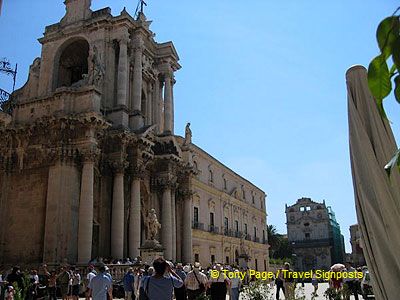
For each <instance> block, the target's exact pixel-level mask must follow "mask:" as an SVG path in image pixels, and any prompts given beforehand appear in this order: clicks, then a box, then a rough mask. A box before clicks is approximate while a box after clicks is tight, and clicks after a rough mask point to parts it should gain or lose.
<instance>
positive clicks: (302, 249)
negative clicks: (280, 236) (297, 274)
mask: <svg viewBox="0 0 400 300" xmlns="http://www.w3.org/2000/svg"><path fill="white" fill-rule="evenodd" d="M285 213H286V220H287V223H286V224H287V233H288V241H289V244H290V245H291V247H292V249H293V252H294V254H295V255H294V265H295V269H296V270H299V271H309V270H313V269H316V270H329V269H330V267H331V266H332V265H333V264H335V263H343V262H344V259H345V247H344V238H343V235H342V234H341V231H340V225H339V223H338V222H337V221H336V217H335V213H334V212H333V210H332V208H331V207H330V206H327V205H326V204H325V200H324V201H323V202H322V203H319V202H315V201H313V200H311V199H310V198H301V199H298V200H297V202H296V203H295V204H293V205H291V206H288V205H286V211H285Z"/></svg>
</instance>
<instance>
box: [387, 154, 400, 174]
mask: <svg viewBox="0 0 400 300" xmlns="http://www.w3.org/2000/svg"><path fill="white" fill-rule="evenodd" d="M399 158H400V149H398V150H397V151H396V153H395V154H394V156H393V157H392V159H391V160H390V161H389V162H388V163H387V165H386V166H385V171H386V172H387V173H388V175H389V176H390V173H391V172H392V170H393V168H394V167H396V166H397V167H400V159H399Z"/></svg>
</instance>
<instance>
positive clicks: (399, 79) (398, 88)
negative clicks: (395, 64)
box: [394, 75, 400, 103]
mask: <svg viewBox="0 0 400 300" xmlns="http://www.w3.org/2000/svg"><path fill="white" fill-rule="evenodd" d="M394 84H395V88H394V97H395V98H396V100H397V102H399V103H400V75H397V76H396V77H395V78H394Z"/></svg>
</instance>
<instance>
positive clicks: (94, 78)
mask: <svg viewBox="0 0 400 300" xmlns="http://www.w3.org/2000/svg"><path fill="white" fill-rule="evenodd" d="M90 62H91V64H92V70H91V72H90V75H89V77H90V78H89V84H91V85H95V86H96V87H101V86H102V84H103V79H104V75H105V71H104V67H103V64H102V63H101V57H100V54H99V53H98V50H97V47H96V46H93V49H92V51H91V53H90Z"/></svg>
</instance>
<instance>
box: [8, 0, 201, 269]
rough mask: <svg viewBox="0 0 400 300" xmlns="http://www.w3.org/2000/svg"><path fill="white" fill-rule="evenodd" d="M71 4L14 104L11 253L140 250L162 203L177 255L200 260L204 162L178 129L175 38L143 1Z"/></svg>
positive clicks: (34, 257)
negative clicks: (118, 7) (197, 162)
mask: <svg viewBox="0 0 400 300" xmlns="http://www.w3.org/2000/svg"><path fill="white" fill-rule="evenodd" d="M65 6H66V14H65V16H64V17H63V18H62V20H61V21H60V22H59V23H57V24H53V25H50V26H47V27H46V29H45V33H44V36H43V37H42V38H40V39H39V42H40V43H41V44H42V52H41V57H40V58H36V59H35V60H34V62H33V64H32V65H31V67H30V70H29V78H28V81H27V83H26V84H25V85H24V86H23V87H22V88H21V89H19V90H17V91H16V92H15V93H14V94H13V95H12V100H10V101H11V104H12V106H13V107H14V109H13V111H12V115H11V116H6V115H5V114H4V113H2V118H1V119H2V120H4V121H3V122H0V164H1V169H0V200H1V201H0V214H1V215H0V228H1V229H0V230H1V231H0V247H1V248H0V262H1V260H3V261H4V262H9V263H14V262H15V263H16V262H18V263H21V262H22V263H24V262H26V263H36V262H41V261H45V262H55V263H56V262H61V261H63V260H65V259H67V260H68V261H70V262H88V261H89V260H90V259H91V258H93V257H97V256H101V257H108V256H112V257H114V258H122V257H127V256H130V257H135V256H138V255H139V254H140V251H139V248H140V246H141V243H142V242H143V240H144V239H145V237H146V234H147V232H146V228H145V225H144V224H145V222H144V221H145V220H144V217H145V216H146V215H147V213H148V211H149V210H150V209H152V208H155V209H156V212H157V215H159V216H160V219H161V223H162V230H161V233H160V237H159V239H160V240H161V242H162V244H163V246H164V247H165V256H166V258H167V259H171V260H176V259H180V260H183V261H186V262H189V261H191V251H192V244H191V243H192V242H191V224H190V222H191V219H190V210H191V205H192V204H191V203H192V202H191V201H192V199H191V197H192V196H191V195H192V192H191V190H190V182H191V178H192V173H193V172H192V170H193V168H192V163H191V162H190V159H189V157H190V155H189V154H188V151H189V150H188V145H187V144H188V143H183V142H182V141H180V140H179V141H178V139H177V138H176V137H175V136H174V99H173V94H174V93H173V87H174V84H175V80H174V72H175V71H177V70H179V69H180V65H179V63H178V60H179V57H178V54H177V52H176V50H175V48H174V45H173V44H172V43H171V42H167V43H157V42H156V41H155V40H154V34H153V32H151V31H150V29H149V26H150V23H151V22H149V21H147V20H146V17H145V15H144V14H142V13H140V14H139V16H138V17H137V18H136V19H135V18H133V17H132V16H131V15H129V13H128V12H127V11H126V10H125V9H124V10H122V12H121V13H120V15H118V16H113V15H112V14H111V10H110V8H104V9H101V10H98V11H92V10H91V1H90V0H65ZM184 211H185V212H188V216H187V217H184V218H183V221H182V225H181V227H180V228H177V226H176V214H183V212H184ZM16 233H18V234H16ZM177 237H178V242H177ZM183 237H185V239H183ZM182 240H184V242H179V241H182ZM26 249H29V251H27V250H26Z"/></svg>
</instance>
